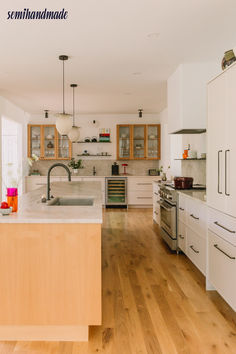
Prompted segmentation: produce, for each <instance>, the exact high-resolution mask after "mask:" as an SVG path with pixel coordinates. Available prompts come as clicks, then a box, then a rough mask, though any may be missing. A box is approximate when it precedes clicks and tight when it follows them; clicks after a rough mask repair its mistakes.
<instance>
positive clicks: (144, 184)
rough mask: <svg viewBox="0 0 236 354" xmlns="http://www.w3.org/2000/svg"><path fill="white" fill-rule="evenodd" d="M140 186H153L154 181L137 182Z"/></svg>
mask: <svg viewBox="0 0 236 354" xmlns="http://www.w3.org/2000/svg"><path fill="white" fill-rule="evenodd" d="M137 185H139V186H151V185H152V183H137Z"/></svg>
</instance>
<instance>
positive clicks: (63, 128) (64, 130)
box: [56, 55, 72, 135]
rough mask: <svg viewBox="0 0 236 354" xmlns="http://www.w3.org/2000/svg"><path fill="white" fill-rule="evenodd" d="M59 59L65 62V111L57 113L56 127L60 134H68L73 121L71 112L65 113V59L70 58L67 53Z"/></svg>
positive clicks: (63, 92) (63, 93)
mask: <svg viewBox="0 0 236 354" xmlns="http://www.w3.org/2000/svg"><path fill="white" fill-rule="evenodd" d="M59 60H62V63H63V69H62V82H63V84H62V87H63V91H62V97H63V100H62V102H63V111H62V113H58V114H56V117H57V120H56V128H57V131H58V132H59V134H61V135H67V134H68V133H69V131H70V130H71V127H72V122H71V114H68V113H65V79H64V63H65V60H68V56H67V55H60V56H59Z"/></svg>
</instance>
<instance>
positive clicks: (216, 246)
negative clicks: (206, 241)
mask: <svg viewBox="0 0 236 354" xmlns="http://www.w3.org/2000/svg"><path fill="white" fill-rule="evenodd" d="M214 247H215V248H216V249H217V250H218V251H220V252H222V253H223V254H224V255H225V256H227V257H228V258H230V259H235V257H232V256H230V255H229V254H228V253H226V252H225V251H223V250H222V249H221V248H220V247H218V245H217V244H215V245H214Z"/></svg>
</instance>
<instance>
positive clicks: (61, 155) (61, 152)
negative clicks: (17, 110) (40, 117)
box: [28, 124, 72, 160]
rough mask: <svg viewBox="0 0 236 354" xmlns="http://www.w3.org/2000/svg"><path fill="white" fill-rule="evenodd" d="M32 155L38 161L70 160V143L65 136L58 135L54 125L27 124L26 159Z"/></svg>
mask: <svg viewBox="0 0 236 354" xmlns="http://www.w3.org/2000/svg"><path fill="white" fill-rule="evenodd" d="M32 154H34V155H36V156H38V157H39V159H40V160H70V159H71V157H72V143H71V142H70V140H69V139H68V137H67V136H62V135H60V134H59V133H58V131H57V129H56V126H55V124H48V125H44V124H43V125H39V124H29V125H28V157H32Z"/></svg>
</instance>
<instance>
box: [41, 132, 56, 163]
mask: <svg viewBox="0 0 236 354" xmlns="http://www.w3.org/2000/svg"><path fill="white" fill-rule="evenodd" d="M56 151H57V149H56V127H55V125H45V126H44V127H43V157H44V159H45V160H51V159H55V158H56Z"/></svg>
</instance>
